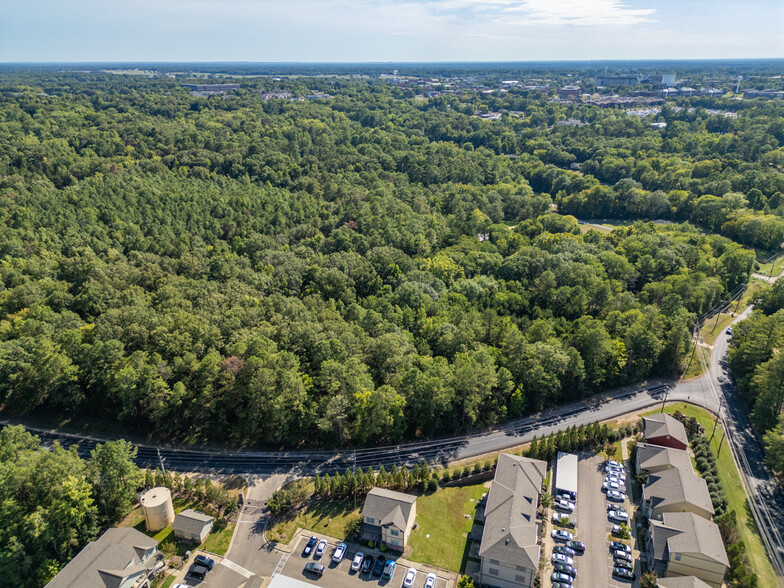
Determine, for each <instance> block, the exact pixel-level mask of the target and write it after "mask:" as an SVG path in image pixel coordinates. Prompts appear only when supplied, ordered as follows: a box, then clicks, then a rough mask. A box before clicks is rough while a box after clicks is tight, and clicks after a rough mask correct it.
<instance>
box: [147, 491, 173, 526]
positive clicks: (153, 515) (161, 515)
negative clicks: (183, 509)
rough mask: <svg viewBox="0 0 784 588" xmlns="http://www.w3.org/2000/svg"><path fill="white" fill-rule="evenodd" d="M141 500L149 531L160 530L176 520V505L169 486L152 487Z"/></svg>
mask: <svg viewBox="0 0 784 588" xmlns="http://www.w3.org/2000/svg"><path fill="white" fill-rule="evenodd" d="M139 502H141V504H142V510H144V521H145V523H146V525H147V530H148V531H160V530H161V529H165V528H166V527H168V526H169V525H171V524H172V523H173V522H174V505H173V504H172V498H171V492H170V491H169V489H168V488H164V487H163V486H158V487H156V488H151V489H149V490H147V491H146V492H144V493H143V494H142V495H141V498H139Z"/></svg>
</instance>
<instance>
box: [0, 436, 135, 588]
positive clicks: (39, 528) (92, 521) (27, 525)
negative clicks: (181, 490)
mask: <svg viewBox="0 0 784 588" xmlns="http://www.w3.org/2000/svg"><path fill="white" fill-rule="evenodd" d="M135 456H136V450H135V449H133V448H132V447H131V444H130V443H128V442H127V441H113V442H111V443H106V444H104V445H98V447H97V448H96V449H94V450H93V452H92V456H91V458H90V459H89V460H87V461H85V460H83V459H81V458H80V457H79V456H78V455H77V453H76V447H72V448H71V449H64V448H63V447H61V446H60V445H58V444H55V445H54V446H53V447H50V448H47V449H44V448H43V447H41V445H40V443H39V439H38V438H37V437H34V436H33V435H31V434H30V433H28V432H27V431H25V430H24V429H23V428H22V427H4V428H3V429H0V492H2V494H3V500H2V501H0V520H2V521H3V525H2V527H0V575H2V578H3V585H4V586H5V585H7V586H19V587H20V588H26V587H33V586H43V585H44V584H46V583H47V582H48V581H49V580H51V579H52V578H53V577H54V576H55V575H56V574H57V572H58V571H59V570H60V568H61V567H62V565H63V564H64V563H66V562H68V560H70V559H71V558H72V557H73V556H74V555H76V554H77V553H78V552H79V550H80V549H81V548H82V547H83V546H84V545H85V543H87V542H88V541H92V540H93V539H95V538H96V536H97V535H98V534H99V531H100V529H101V528H102V527H105V526H107V525H111V524H114V523H116V522H117V521H118V520H119V519H120V518H122V517H123V516H124V515H125V514H127V513H128V511H130V510H131V506H133V503H134V502H135V501H136V491H137V489H138V487H139V486H140V485H141V483H142V481H143V479H144V476H143V475H142V473H141V470H139V468H138V467H136V465H135V464H134V463H133V458H134V457H135Z"/></svg>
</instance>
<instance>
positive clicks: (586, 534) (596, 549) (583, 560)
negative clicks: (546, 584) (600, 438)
mask: <svg viewBox="0 0 784 588" xmlns="http://www.w3.org/2000/svg"><path fill="white" fill-rule="evenodd" d="M603 461H604V460H603V459H602V458H601V457H600V456H593V457H590V458H587V459H581V460H580V462H579V463H578V464H577V510H578V512H579V515H578V518H577V529H578V531H579V539H580V540H581V541H583V542H584V543H585V555H582V556H579V557H578V558H576V560H577V562H579V563H578V565H579V567H578V568H577V582H576V585H577V586H584V587H585V588H591V587H594V586H606V585H607V583H608V582H609V580H610V560H609V557H608V544H607V533H608V532H609V531H610V529H611V526H610V524H609V523H608V522H607V515H606V511H607V508H606V506H605V504H606V501H605V497H604V493H603V492H602V482H603V481H604V474H603V473H602V472H601V467H602V463H603Z"/></svg>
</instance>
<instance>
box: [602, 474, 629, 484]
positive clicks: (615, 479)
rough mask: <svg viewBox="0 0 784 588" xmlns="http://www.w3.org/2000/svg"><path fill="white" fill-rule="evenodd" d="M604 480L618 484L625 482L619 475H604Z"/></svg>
mask: <svg viewBox="0 0 784 588" xmlns="http://www.w3.org/2000/svg"><path fill="white" fill-rule="evenodd" d="M604 481H605V482H612V483H613V484H618V485H619V486H623V485H624V484H625V483H626V480H625V479H622V478H620V477H619V476H606V477H605V478H604Z"/></svg>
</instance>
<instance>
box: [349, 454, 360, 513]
mask: <svg viewBox="0 0 784 588" xmlns="http://www.w3.org/2000/svg"><path fill="white" fill-rule="evenodd" d="M351 455H352V459H353V460H354V510H356V509H357V485H358V484H359V480H357V450H356V449H354V451H352V452H351Z"/></svg>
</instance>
